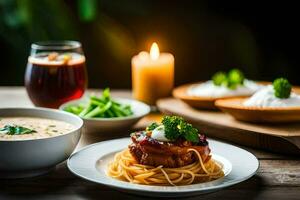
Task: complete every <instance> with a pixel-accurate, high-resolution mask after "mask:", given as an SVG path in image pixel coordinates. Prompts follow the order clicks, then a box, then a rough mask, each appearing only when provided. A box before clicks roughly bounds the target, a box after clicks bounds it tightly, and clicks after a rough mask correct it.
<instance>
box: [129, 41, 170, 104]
mask: <svg viewBox="0 0 300 200" xmlns="http://www.w3.org/2000/svg"><path fill="white" fill-rule="evenodd" d="M131 64H132V88H133V97H134V98H135V99H137V100H140V101H143V102H145V103H148V104H150V105H155V102H156V100H157V99H159V98H162V97H168V96H170V95H171V92H172V89H173V84H174V56H173V55H172V54H170V53H160V52H159V48H158V45H157V44H156V43H153V44H152V46H151V49H150V54H149V53H148V52H146V51H142V52H140V53H139V54H138V55H136V56H134V57H133V58H132V60H131Z"/></svg>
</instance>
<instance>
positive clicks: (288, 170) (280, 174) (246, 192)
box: [0, 87, 300, 200]
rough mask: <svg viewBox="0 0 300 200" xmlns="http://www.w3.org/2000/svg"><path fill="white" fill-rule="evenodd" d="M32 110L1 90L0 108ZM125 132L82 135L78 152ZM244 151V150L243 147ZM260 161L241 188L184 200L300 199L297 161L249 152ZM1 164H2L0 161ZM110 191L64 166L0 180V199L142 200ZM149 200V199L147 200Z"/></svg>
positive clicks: (17, 92)
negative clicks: (33, 176)
mask: <svg viewBox="0 0 300 200" xmlns="http://www.w3.org/2000/svg"><path fill="white" fill-rule="evenodd" d="M113 96H122V97H130V92H129V91H113ZM21 106H22V107H23V106H26V107H32V104H31V102H30V101H29V99H28V97H27V95H26V92H25V90H24V88H22V87H0V107H21ZM160 117H161V116H160V114H151V115H149V116H147V117H145V118H144V119H142V120H141V121H140V122H139V123H138V124H137V126H136V127H135V128H142V127H143V126H145V125H146V124H147V123H148V122H150V121H153V120H158V119H159V118H160ZM127 135H128V132H124V133H120V134H113V135H112V134H109V133H107V134H105V135H83V136H82V138H81V140H80V143H79V145H78V148H77V149H80V148H82V147H83V146H85V145H87V144H90V143H95V142H99V141H102V140H108V139H112V138H118V137H126V136H127ZM243 148H245V147H243ZM245 149H247V150H249V151H250V152H252V153H254V154H255V155H256V156H257V158H258V159H259V161H260V168H259V170H258V173H257V174H256V175H255V176H254V177H252V178H251V179H249V180H248V181H245V182H243V183H241V184H238V185H235V186H233V187H230V188H227V189H224V190H221V191H219V192H216V193H211V194H207V195H203V196H196V197H191V198H187V199H206V200H210V199H222V200H224V199H244V200H245V199H272V200H276V199H280V200H281V199H297V200H299V199H300V158H299V157H290V156H286V155H280V154H273V153H268V152H265V151H260V150H255V149H249V148H245ZM0 153H1V149H0ZM0 162H1V161H0ZM144 198H145V197H141V196H134V195H129V194H126V193H122V192H119V191H116V190H113V189H112V188H109V187H105V186H101V185H98V184H95V183H91V182H88V181H85V180H82V179H80V178H78V177H76V176H74V175H73V174H72V173H71V172H69V171H68V169H67V166H66V162H63V163H61V164H59V165H58V166H57V167H56V169H55V170H53V171H51V172H50V173H49V174H46V175H43V176H39V177H35V178H28V179H15V180H1V179H0V199H38V200H44V199H57V200H60V199H64V200H65V199H76V200H77V199H122V200H126V199H144ZM147 199H151V198H147Z"/></svg>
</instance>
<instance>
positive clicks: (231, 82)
mask: <svg viewBox="0 0 300 200" xmlns="http://www.w3.org/2000/svg"><path fill="white" fill-rule="evenodd" d="M244 80H245V76H244V74H243V73H242V72H241V70H239V69H232V70H230V71H229V72H228V87H229V88H231V89H236V87H237V86H238V85H243V84H244Z"/></svg>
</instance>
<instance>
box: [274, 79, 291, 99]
mask: <svg viewBox="0 0 300 200" xmlns="http://www.w3.org/2000/svg"><path fill="white" fill-rule="evenodd" d="M273 88H274V95H275V96H276V97H277V98H280V99H286V98H289V97H290V95H291V91H292V85H291V84H290V82H289V81H288V80H287V79H285V78H277V79H275V80H274V81H273Z"/></svg>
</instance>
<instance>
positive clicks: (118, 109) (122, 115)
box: [59, 88, 150, 132]
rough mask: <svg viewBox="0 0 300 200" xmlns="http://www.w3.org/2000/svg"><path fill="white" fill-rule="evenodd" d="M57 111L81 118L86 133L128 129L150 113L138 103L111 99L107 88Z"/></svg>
mask: <svg viewBox="0 0 300 200" xmlns="http://www.w3.org/2000/svg"><path fill="white" fill-rule="evenodd" d="M59 109H60V110H64V111H66V112H70V113H73V114H75V115H77V116H79V117H81V118H82V119H83V120H84V124H85V128H86V131H88V132H105V131H107V132H109V131H116V130H122V129H125V128H127V129H128V128H130V127H131V126H133V125H134V124H135V123H136V122H138V121H139V120H140V119H141V118H142V117H144V116H145V115H147V114H149V112H150V107H149V106H148V105H147V104H144V103H142V102H140V101H137V100H133V99H127V98H112V97H111V95H110V91H109V89H108V88H107V89H105V90H103V92H102V95H98V96H97V95H90V96H88V97H83V98H81V99H77V100H72V101H69V102H67V103H64V104H63V105H61V106H60V107H59Z"/></svg>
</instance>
